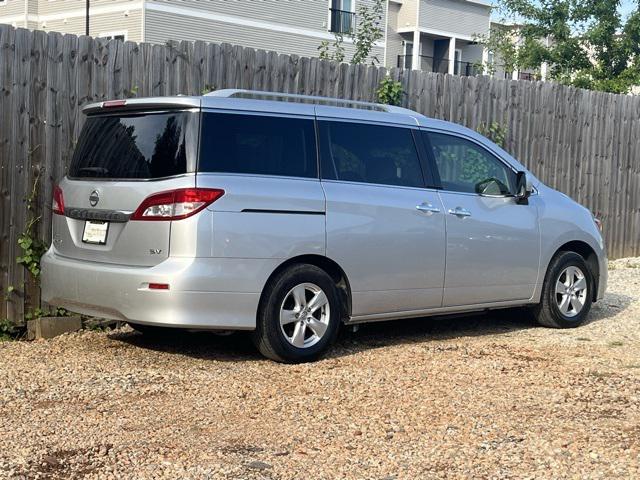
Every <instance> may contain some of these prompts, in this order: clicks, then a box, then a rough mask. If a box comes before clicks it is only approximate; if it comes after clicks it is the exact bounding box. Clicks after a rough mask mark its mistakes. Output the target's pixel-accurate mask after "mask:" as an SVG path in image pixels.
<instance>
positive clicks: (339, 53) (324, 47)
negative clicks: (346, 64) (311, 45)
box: [318, 33, 344, 62]
mask: <svg viewBox="0 0 640 480" xmlns="http://www.w3.org/2000/svg"><path fill="white" fill-rule="evenodd" d="M334 37H335V39H334V41H333V43H332V44H330V43H329V41H328V40H323V41H322V43H320V46H319V47H318V50H319V51H320V54H319V56H320V58H321V59H322V60H331V61H334V62H343V61H344V45H343V42H344V37H343V36H342V34H341V33H336V34H335V35H334ZM331 46H333V52H332V51H331Z"/></svg>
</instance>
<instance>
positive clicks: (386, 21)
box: [382, 0, 389, 67]
mask: <svg viewBox="0 0 640 480" xmlns="http://www.w3.org/2000/svg"><path fill="white" fill-rule="evenodd" d="M388 35H389V0H387V2H386V9H385V12H384V53H383V54H382V65H384V67H386V66H387V41H388V40H387V38H388Z"/></svg>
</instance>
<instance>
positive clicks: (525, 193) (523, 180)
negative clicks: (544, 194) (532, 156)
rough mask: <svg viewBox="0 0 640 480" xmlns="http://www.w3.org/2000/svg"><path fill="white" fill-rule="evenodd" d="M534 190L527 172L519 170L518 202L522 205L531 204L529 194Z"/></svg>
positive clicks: (517, 182)
mask: <svg viewBox="0 0 640 480" xmlns="http://www.w3.org/2000/svg"><path fill="white" fill-rule="evenodd" d="M532 191H533V186H532V185H531V179H530V178H529V177H528V176H527V172H518V173H517V174H516V194H515V197H516V202H517V203H519V204H521V205H528V204H529V196H530V195H531V192H532Z"/></svg>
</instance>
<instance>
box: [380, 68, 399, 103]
mask: <svg viewBox="0 0 640 480" xmlns="http://www.w3.org/2000/svg"><path fill="white" fill-rule="evenodd" d="M376 93H377V95H378V101H379V102H380V103H386V104H387V105H400V104H401V103H402V95H403V94H404V91H403V90H402V83H400V82H396V81H395V80H393V79H392V78H391V77H390V76H388V75H387V76H386V77H385V78H383V79H382V81H381V82H380V85H378V90H377V91H376Z"/></svg>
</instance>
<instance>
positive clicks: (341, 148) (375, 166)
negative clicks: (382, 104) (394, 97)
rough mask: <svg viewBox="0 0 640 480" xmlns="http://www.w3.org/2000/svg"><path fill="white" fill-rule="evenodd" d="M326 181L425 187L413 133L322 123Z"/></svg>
mask: <svg viewBox="0 0 640 480" xmlns="http://www.w3.org/2000/svg"><path fill="white" fill-rule="evenodd" d="M319 127H320V138H321V141H320V144H321V147H320V155H321V162H322V163H321V165H322V177H323V178H325V179H331V180H345V181H349V182H362V183H377V184H383V185H399V186H404V187H422V186H424V179H423V177H422V169H421V167H420V161H419V159H418V153H417V151H416V146H415V143H414V141H413V135H412V134H411V130H409V129H408V128H402V127H387V126H382V125H369V124H362V123H348V122H328V121H325V122H319Z"/></svg>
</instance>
